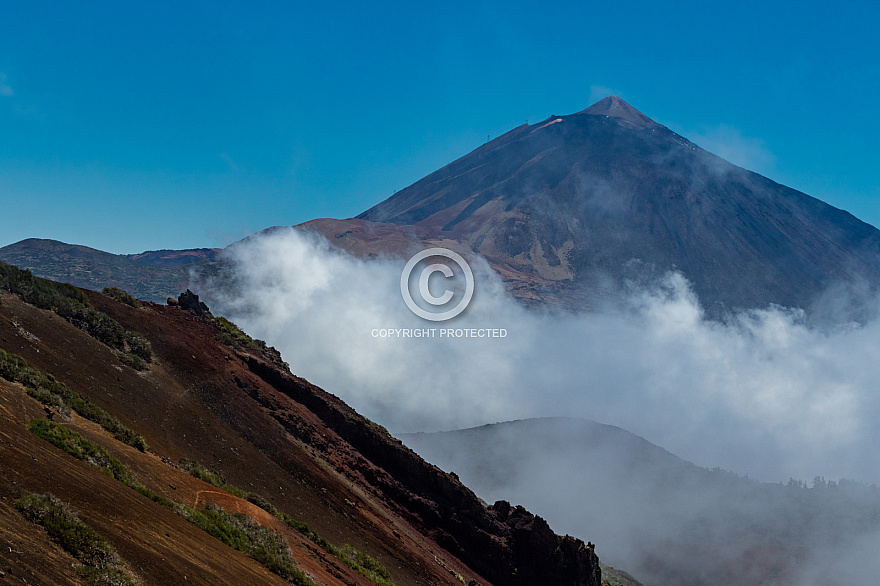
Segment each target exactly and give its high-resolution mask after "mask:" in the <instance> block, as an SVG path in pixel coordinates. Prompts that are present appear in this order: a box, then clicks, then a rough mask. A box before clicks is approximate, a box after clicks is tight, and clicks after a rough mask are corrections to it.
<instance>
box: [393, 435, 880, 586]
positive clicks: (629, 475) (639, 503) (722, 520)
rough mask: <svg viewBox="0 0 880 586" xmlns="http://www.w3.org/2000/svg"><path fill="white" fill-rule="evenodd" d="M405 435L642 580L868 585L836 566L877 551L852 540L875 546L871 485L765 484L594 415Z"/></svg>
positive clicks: (878, 521) (875, 503)
mask: <svg viewBox="0 0 880 586" xmlns="http://www.w3.org/2000/svg"><path fill="white" fill-rule="evenodd" d="M400 437H401V439H403V440H404V441H405V442H406V443H407V445H409V446H411V447H412V448H413V449H414V450H415V451H416V452H418V453H419V455H421V456H422V457H424V458H425V459H426V460H428V461H429V462H432V463H434V464H436V465H438V466H439V467H440V468H442V469H443V470H446V471H449V472H454V473H456V474H457V475H458V477H459V478H461V480H462V481H463V482H465V483H467V484H468V486H471V487H473V488H474V490H475V491H476V493H477V494H478V495H479V496H480V497H482V498H483V499H486V500H489V501H491V500H492V499H494V498H496V497H497V495H499V494H504V495H507V496H508V497H509V498H510V499H512V502H517V503H520V504H522V505H524V506H526V507H528V508H530V509H533V510H536V511H540V512H541V514H542V515H545V516H546V517H547V519H548V520H549V521H550V523H552V524H553V526H554V527H557V528H559V530H562V531H566V532H569V533H572V534H575V535H578V534H587V533H589V534H590V535H596V539H597V543H598V544H599V545H598V546H597V552H598V553H599V555H600V556H602V559H603V560H605V561H607V562H608V563H611V564H612V565H620V566H622V567H624V568H626V569H627V570H628V571H630V572H632V573H633V575H635V576H637V577H638V578H639V580H641V581H642V582H643V583H644V584H646V585H647V586H654V585H657V586H661V585H664V584H676V585H682V586H684V585H698V584H725V585H730V586H735V585H742V586H747V585H748V586H751V585H754V584H765V585H777V586H782V585H785V586H800V585H802V584H830V583H840V584H867V583H869V582H867V581H864V578H852V577H850V578H848V579H844V578H843V576H845V575H846V572H845V570H844V571H841V570H840V569H839V568H834V564H840V565H844V563H843V562H842V561H841V560H843V559H845V558H846V557H847V556H848V555H849V554H850V553H851V552H853V551H855V552H861V553H860V554H857V555H856V559H855V560H849V561H848V562H847V563H852V564H853V565H854V566H856V567H858V566H859V565H860V564H861V565H862V566H865V564H867V563H868V562H869V561H870V560H871V559H873V558H872V557H871V556H872V555H873V554H867V553H866V552H867V551H869V549H862V547H860V546H856V545H854V544H860V543H863V542H864V541H863V540H868V543H870V544H871V547H873V546H876V545H880V537H878V536H880V490H878V489H877V488H876V487H873V486H872V487H868V486H864V485H861V484H857V483H852V482H849V483H848V482H841V483H839V484H838V483H833V482H832V483H829V482H827V481H825V480H824V479H815V481H814V483H812V484H811V485H810V486H809V487H807V485H805V484H803V483H801V482H799V481H793V482H791V483H790V484H788V485H781V484H766V483H759V482H755V481H753V480H749V479H747V478H743V477H739V476H737V475H735V474H733V473H731V472H726V471H723V470H718V469H716V470H708V469H706V468H701V467H698V466H696V465H694V464H692V463H690V462H687V461H685V460H682V459H681V458H678V457H677V456H675V455H673V454H671V453H669V452H668V451H666V450H664V449H662V448H660V447H659V446H656V445H654V444H652V443H650V442H648V441H647V440H645V439H644V438H641V437H639V436H636V435H634V434H632V433H630V432H628V431H626V430H623V429H621V428H619V427H614V426H610V425H603V424H600V423H596V422H594V421H589V420H583V419H570V418H548V419H527V420H522V421H511V422H506V423H498V424H494V425H484V426H481V427H475V428H471V429H464V430H458V431H449V432H441V433H416V434H402V435H401V436H400ZM858 555H861V556H862V557H861V558H859V557H858ZM832 568H833V569H832ZM823 571H825V572H827V573H824V574H823V573H822V572H823ZM858 571H859V570H856V573H857V574H858ZM832 578H833V579H832ZM838 579H840V580H841V581H835V580H838Z"/></svg>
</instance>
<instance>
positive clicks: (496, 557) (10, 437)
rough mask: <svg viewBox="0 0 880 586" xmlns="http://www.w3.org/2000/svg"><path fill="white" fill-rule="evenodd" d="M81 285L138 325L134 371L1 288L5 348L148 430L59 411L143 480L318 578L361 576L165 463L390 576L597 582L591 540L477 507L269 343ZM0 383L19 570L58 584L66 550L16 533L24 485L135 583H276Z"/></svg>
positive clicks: (126, 322)
mask: <svg viewBox="0 0 880 586" xmlns="http://www.w3.org/2000/svg"><path fill="white" fill-rule="evenodd" d="M89 298H90V302H91V304H92V305H93V306H94V307H95V308H96V309H98V310H100V311H103V312H105V313H107V314H109V315H111V316H112V317H114V318H115V319H116V320H118V321H119V322H120V323H122V324H123V326H124V327H125V328H126V329H131V330H136V331H138V332H140V333H142V334H143V335H145V336H146V337H147V338H148V339H149V341H150V342H151V343H152V346H153V350H154V356H155V357H154V361H153V364H152V365H151V366H150V368H149V369H148V370H147V371H145V372H141V373H138V372H136V371H134V370H132V369H130V368H128V367H127V366H123V365H122V364H121V363H120V362H119V359H118V358H117V357H116V355H115V354H114V353H113V352H112V351H111V350H110V349H109V348H108V347H106V346H104V345H103V344H101V343H99V342H97V341H95V340H94V339H92V338H91V337H89V336H88V335H87V334H85V333H84V332H82V331H80V330H78V329H76V328H74V327H73V326H71V325H70V324H68V323H67V322H66V321H64V320H63V319H61V318H60V317H58V316H56V315H54V314H53V313H51V312H49V311H45V310H40V309H36V308H34V307H33V306H30V305H27V304H24V303H22V302H21V301H20V300H19V299H18V298H17V297H14V296H13V295H10V294H7V293H4V294H3V295H2V304H0V347H2V348H3V349H5V350H7V351H9V352H14V353H16V354H19V355H21V356H22V357H23V358H25V359H26V360H27V361H28V363H29V364H30V365H31V366H32V367H34V368H37V369H40V370H42V371H44V372H46V373H50V374H52V375H54V376H55V377H56V378H58V379H59V380H60V381H62V382H64V383H65V384H66V385H67V386H68V387H69V388H70V389H71V390H73V391H76V392H78V393H80V394H81V395H83V396H85V397H88V398H89V399H91V400H92V401H93V402H94V403H96V404H97V405H99V406H100V407H102V408H104V409H105V410H107V411H108V412H110V413H111V414H113V415H115V416H116V417H118V418H119V419H120V420H121V421H122V423H124V424H125V425H127V426H129V427H131V428H133V429H134V430H135V431H136V432H138V433H140V434H141V435H143V436H144V437H145V438H146V440H147V443H148V445H149V446H150V453H147V454H144V453H141V452H138V451H137V450H135V449H133V448H130V447H129V446H126V445H124V444H122V443H121V442H119V441H116V440H115V439H113V438H112V436H110V435H109V434H108V433H107V432H105V431H104V430H102V429H101V428H100V427H98V426H97V425H95V424H93V423H91V422H87V421H84V420H82V419H80V418H78V417H76V416H75V415H74V417H73V418H72V421H71V422H70V423H69V424H68V425H70V426H73V427H75V428H76V429H77V430H79V431H80V433H82V434H83V435H85V436H86V437H88V438H90V439H92V440H93V441H96V442H98V443H100V444H102V445H104V446H105V447H107V448H108V449H109V450H110V451H111V453H113V454H114V455H116V457H117V458H119V459H120V460H121V461H122V462H123V463H124V464H126V465H127V466H129V468H130V469H131V470H132V471H133V472H134V473H135V474H136V475H137V477H138V478H139V480H140V481H141V482H143V484H144V485H146V487H147V488H149V489H150V490H151V491H153V492H155V493H157V494H159V495H161V496H164V497H165V498H168V499H171V500H174V501H176V502H179V503H182V504H185V505H187V506H190V507H201V506H203V505H204V504H205V503H208V502H212V503H215V504H219V505H221V506H222V507H223V508H224V509H226V510H227V511H230V512H244V513H246V514H248V515H250V516H251V517H253V518H255V519H256V520H257V521H258V522H260V523H263V524H265V525H267V526H269V527H270V528H272V529H274V530H278V531H281V532H282V533H283V534H284V536H285V537H286V538H287V540H288V543H289V545H290V547H291V549H292V551H293V558H294V560H295V561H296V563H297V564H298V565H299V567H300V569H302V570H304V571H305V572H307V573H308V574H309V575H310V576H312V577H313V579H314V580H315V581H316V582H317V583H320V584H369V583H370V582H368V581H367V580H366V579H365V578H363V577H362V576H360V575H358V574H357V573H355V572H354V571H353V570H352V569H351V568H349V567H348V566H346V565H344V564H343V563H341V562H340V561H339V560H337V559H336V558H335V557H333V556H331V555H329V554H328V553H327V552H326V551H324V550H323V549H321V548H319V547H317V546H316V545H315V544H314V543H313V542H311V541H309V540H307V539H305V538H304V537H303V536H302V535H300V534H299V533H298V532H296V531H294V530H291V529H290V528H289V527H287V526H286V525H284V524H283V523H281V522H280V521H278V520H277V519H275V518H274V517H272V516H271V515H269V514H268V513H266V512H265V511H263V510H262V509H260V508H258V507H256V506H255V505H253V504H251V503H249V502H247V501H244V500H242V499H237V498H235V497H232V496H231V495H229V494H227V493H225V492H223V491H221V490H220V489H217V488H215V487H213V486H211V485H208V484H206V483H203V482H201V481H199V480H196V479H195V478H192V477H191V476H189V475H188V474H187V473H186V472H184V471H183V470H181V469H179V468H177V467H173V466H172V465H170V464H171V463H176V462H177V461H178V460H179V459H180V458H189V459H192V460H196V461H198V462H200V463H201V464H203V465H205V466H206V467H208V468H210V469H213V470H216V471H218V472H220V473H222V474H223V475H224V476H225V478H226V479H227V481H228V482H229V483H230V484H232V485H235V486H237V487H240V488H242V489H244V490H247V491H249V492H252V493H258V494H260V495H263V496H264V497H266V498H267V499H268V500H269V501H270V502H271V503H272V504H273V505H274V506H275V507H277V508H278V509H280V510H282V511H284V512H285V513H287V514H289V515H290V516H291V517H293V518H295V519H298V520H300V521H304V522H306V523H308V525H309V526H310V527H311V528H312V529H313V530H314V531H316V532H317V533H318V534H320V535H321V536H322V537H324V538H326V539H327V540H328V541H330V542H331V543H333V544H336V545H342V544H343V543H349V544H351V545H352V546H354V547H355V548H357V549H358V550H360V551H363V552H365V553H367V554H369V555H370V556H372V557H374V558H375V559H376V560H378V561H379V562H380V563H381V564H382V565H383V566H384V567H385V568H387V569H388V571H389V572H390V574H391V576H392V578H393V579H394V582H395V583H396V584H397V585H398V586H402V585H419V584H426V585H427V584H461V582H460V578H459V576H460V577H461V578H463V579H464V583H466V584H467V583H469V582H470V581H472V580H473V581H475V582H476V583H478V584H499V585H500V584H516V585H519V584H529V585H540V584H554V585H555V584H598V580H599V572H598V560H597V559H596V557H595V554H594V553H593V550H592V548H591V547H587V546H586V545H584V544H583V543H582V542H580V541H578V540H575V539H572V538H568V537H566V538H564V539H563V538H559V537H557V536H556V535H554V534H553V533H552V531H550V529H549V527H548V526H547V524H546V523H545V522H544V521H543V520H542V519H540V518H538V517H533V516H532V515H531V514H529V513H528V512H526V511H525V510H524V509H521V508H511V507H510V506H509V505H507V504H506V503H497V504H496V505H495V506H494V507H488V508H487V507H485V506H484V505H483V504H481V503H480V501H479V500H478V499H477V498H476V497H475V496H474V494H473V493H472V492H471V491H470V490H468V489H467V488H466V487H464V486H463V485H462V484H461V483H460V482H458V480H457V479H456V478H454V477H452V476H449V475H447V474H445V473H443V472H442V471H440V470H439V469H438V468H436V467H434V466H431V465H429V464H427V463H425V462H424V461H423V460H421V459H420V458H419V457H418V456H416V455H415V454H414V453H413V452H411V451H410V450H409V449H407V448H406V447H404V446H403V445H402V444H401V443H400V442H399V441H398V440H396V439H394V438H392V437H391V436H390V435H388V434H387V432H385V431H384V429H381V428H379V427H378V426H375V425H374V424H371V423H370V422H368V421H367V420H365V419H364V418H363V417H361V416H359V415H358V414H357V413H355V412H354V411H353V410H351V409H350V408H349V407H348V406H347V405H345V404H344V403H343V402H342V401H341V400H339V399H338V398H336V397H335V396H333V395H330V394H328V393H326V392H324V391H322V390H321V389H319V388H317V387H315V386H314V385H311V384H309V383H308V382H306V381H304V380H302V379H299V378H297V377H295V376H293V375H291V374H290V373H288V372H286V371H285V370H282V369H280V368H279V367H277V366H275V365H274V364H272V363H271V362H270V358H271V356H269V355H268V354H267V353H265V352H259V351H257V350H247V351H237V350H234V349H233V348H231V347H229V346H225V345H223V344H221V343H219V342H218V341H217V334H218V331H217V329H216V327H215V326H214V325H213V324H212V322H211V321H210V320H209V319H208V318H199V317H196V316H194V315H192V314H191V313H189V312H187V311H184V310H182V309H179V308H176V307H168V306H158V305H152V304H149V305H147V306H146V307H144V308H141V309H135V308H132V307H129V306H127V305H123V304H121V303H118V302H116V301H113V300H111V299H109V298H107V297H105V296H103V295H101V294H98V293H89ZM0 389H2V390H3V394H2V398H3V403H2V405H3V408H4V410H8V411H10V413H11V414H12V415H9V416H4V417H3V418H2V422H0V433H2V434H3V438H4V442H3V443H2V445H0V458H2V464H3V470H4V473H3V475H2V478H0V496H2V497H3V499H4V500H2V501H0V505H2V506H0V519H2V521H3V522H2V526H3V528H4V531H6V533H4V534H3V535H7V534H9V535H12V534H17V535H22V536H23V537H22V539H27V540H30V544H29V545H28V546H27V549H28V550H29V551H31V552H36V553H30V554H27V555H29V556H31V557H30V558H28V557H27V556H25V554H20V555H21V556H23V557H21V559H20V562H21V563H20V570H19V571H21V572H26V571H28V570H27V568H28V567H29V566H28V563H31V564H32V567H34V568H37V567H40V565H39V564H37V565H35V566H34V565H33V564H34V563H36V562H35V561H32V562H28V560H29V559H30V560H52V559H55V558H56V557H57V558H58V561H57V563H53V564H51V565H50V567H51V569H52V572H50V573H51V574H52V575H55V576H56V578H55V580H56V582H57V583H63V582H66V581H68V578H65V577H64V576H65V575H66V574H65V572H68V574H69V568H70V565H71V563H72V560H71V559H70V558H65V556H66V554H64V552H62V551H60V550H58V548H57V547H56V546H54V545H53V544H52V543H51V542H50V541H48V540H47V539H46V538H45V536H43V538H42V542H40V541H39V538H40V530H39V528H36V527H35V526H30V530H29V531H27V530H25V529H24V527H26V526H27V522H25V521H24V520H23V519H22V518H21V517H19V516H18V514H17V513H16V512H15V511H14V510H13V509H11V507H9V504H10V503H11V500H14V498H16V497H17V496H19V494H20V493H21V492H22V491H23V490H26V491H29V492H52V493H53V494H55V495H56V496H58V497H59V498H61V499H62V500H65V501H67V502H70V503H71V504H72V505H73V506H74V508H75V509H77V510H79V511H80V512H81V517H82V518H83V520H84V521H86V522H87V523H89V524H91V525H92V526H93V527H95V529H96V530H98V531H99V533H102V534H103V535H105V537H107V538H108V539H109V540H110V541H111V542H113V544H114V545H115V546H116V548H117V549H118V550H119V553H120V556H121V557H122V558H123V560H124V561H125V562H126V563H128V564H129V566H130V567H131V569H132V570H133V572H134V573H135V574H137V575H138V576H140V577H142V578H143V579H144V580H145V581H146V582H147V583H179V580H180V577H181V576H187V580H188V581H192V580H196V581H197V582H198V581H203V582H208V581H210V582H212V583H237V584H245V583H277V582H282V580H280V579H279V578H278V577H277V576H275V575H273V574H270V573H268V571H267V570H265V569H264V568H263V567H262V566H260V565H258V564H257V563H256V562H254V561H253V560H252V559H250V558H249V557H247V556H246V555H244V554H241V553H239V552H236V551H233V550H231V549H230V548H228V547H226V546H224V545H223V544H222V543H220V542H219V541H217V540H215V539H214V538H212V537H210V536H208V535H206V534H205V533H203V532H201V531H200V530H199V529H197V528H195V527H194V526H192V525H190V524H189V523H188V522H187V521H185V520H184V519H182V518H181V517H179V516H177V515H175V514H174V513H173V512H172V511H170V510H168V509H165V508H163V507H161V506H160V505H157V504H156V503H154V502H152V501H150V500H148V499H146V498H145V497H143V496H141V495H139V494H137V493H136V492H134V491H133V490H131V489H129V488H127V487H126V486H124V485H122V484H121V483H119V482H117V481H115V480H113V479H112V478H109V477H107V476H104V475H103V474H101V473H100V472H98V471H97V470H96V469H95V468H93V467H91V466H89V465H87V464H85V463H84V462H81V461H78V460H75V459H74V458H72V457H71V456H68V455H66V454H64V453H63V452H61V451H60V450H59V449H57V448H55V447H54V446H52V445H50V444H48V443H47V442H45V441H43V440H41V439H38V438H36V437H35V436H33V435H31V434H30V433H29V432H28V431H27V429H26V425H27V421H28V420H29V419H32V418H38V417H45V413H44V410H43V408H42V406H40V405H39V404H38V403H37V402H36V401H35V400H33V399H31V398H30V397H28V396H27V395H25V394H24V391H23V389H22V388H21V387H20V386H18V385H12V384H9V383H5V382H4V383H3V385H2V387H0ZM58 420H59V419H58V418H57V417H56V421H58ZM22 523H24V524H25V525H24V526H21V524H22ZM18 526H21V529H20V530H18V531H15V530H13V529H10V528H11V527H18ZM0 545H2V544H0ZM53 548H54V549H53ZM13 549H17V550H19V551H22V549H21V548H13ZM0 555H2V552H0ZM14 555H19V554H14ZM53 556H54V557H53ZM0 559H3V560H4V561H3V563H4V564H12V561H9V562H7V561H6V560H5V559H4V558H2V557H0ZM44 565H45V564H44ZM31 571H32V572H33V571H35V570H31ZM31 575H33V573H32V574H31ZM172 576H173V577H176V578H174V579H172ZM245 576H246V577H245ZM175 580H177V582H175ZM50 583H51V582H50Z"/></svg>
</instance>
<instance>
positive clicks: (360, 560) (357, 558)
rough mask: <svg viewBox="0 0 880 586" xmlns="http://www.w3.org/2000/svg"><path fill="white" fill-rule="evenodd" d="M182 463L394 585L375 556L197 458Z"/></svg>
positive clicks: (382, 585)
mask: <svg viewBox="0 0 880 586" xmlns="http://www.w3.org/2000/svg"><path fill="white" fill-rule="evenodd" d="M180 464H181V466H183V468H184V470H186V471H187V472H189V473H190V474H191V475H193V476H195V477H196V478H199V479H201V480H203V481H205V482H207V483H208V484H211V485H213V486H216V487H217V488H219V489H221V490H224V491H226V492H228V493H230V494H232V495H235V496H237V497H239V498H243V499H245V500H247V501H248V502H250V503H252V504H254V505H256V506H258V507H260V508H261V509H263V510H264V511H266V512H267V513H269V514H270V515H272V516H273V517H275V518H276V519H279V520H280V521H282V522H283V523H284V524H286V525H287V526H288V527H291V528H292V529H295V530H296V531H298V532H299V533H301V534H302V535H303V536H305V537H306V538H307V539H309V540H310V541H311V542H312V543H314V544H315V545H317V546H319V547H321V548H322V549H324V550H325V551H327V552H328V553H330V554H331V555H333V556H335V557H336V558H338V559H339V560H340V561H342V562H343V563H345V564H346V565H347V566H349V567H350V568H352V569H353V570H355V571H356V572H358V573H359V574H360V575H362V576H364V577H365V578H367V579H368V580H370V581H371V582H373V583H374V584H376V585H377V586H395V585H394V582H393V581H392V580H391V575H390V574H389V573H388V570H386V569H385V568H384V567H383V566H382V564H380V563H379V562H377V561H376V560H375V559H373V558H372V557H370V556H369V555H367V554H365V553H363V552H360V551H358V550H357V549H355V548H353V547H352V546H350V545H348V544H347V543H346V544H344V545H343V546H342V547H338V546H335V545H333V544H332V543H330V542H329V541H327V540H326V539H324V538H323V537H321V536H320V535H318V533H317V532H315V531H314V530H313V529H311V528H310V527H309V526H308V525H307V524H306V523H303V522H302V521H297V520H296V519H294V518H293V517H291V516H290V515H288V514H287V513H285V512H284V511H280V510H278V508H277V507H275V505H273V504H272V503H270V502H269V501H268V499H266V498H265V497H263V496H261V495H259V494H255V493H252V492H247V491H244V490H241V489H240V488H237V487H235V486H232V485H231V484H228V483H227V482H226V479H225V478H223V475H221V474H220V473H218V472H214V471H212V470H209V469H208V468H205V467H204V466H202V465H201V464H199V463H198V462H195V461H193V460H186V459H184V460H181V461H180Z"/></svg>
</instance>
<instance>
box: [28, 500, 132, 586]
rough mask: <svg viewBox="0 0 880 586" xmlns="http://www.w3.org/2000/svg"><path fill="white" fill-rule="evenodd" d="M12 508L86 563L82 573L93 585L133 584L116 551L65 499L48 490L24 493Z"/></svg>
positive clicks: (123, 585)
mask: <svg viewBox="0 0 880 586" xmlns="http://www.w3.org/2000/svg"><path fill="white" fill-rule="evenodd" d="M15 508H16V509H18V511H19V512H20V513H21V514H22V515H23V516H24V517H25V518H26V519H27V520H29V521H31V522H32V523H36V524H38V525H42V526H43V527H45V529H46V532H47V533H48V534H49V536H50V537H52V539H54V540H55V541H56V542H57V543H58V545H60V546H61V547H62V549H64V551H66V552H68V553H69V554H70V555H72V556H73V557H75V558H76V559H77V560H79V561H80V562H82V563H83V564H85V566H86V567H84V568H81V569H80V571H81V573H82V574H83V575H84V576H85V577H86V578H87V579H88V580H89V581H90V582H91V583H92V584H96V585H107V586H115V585H119V586H128V585H133V584H134V582H133V581H132V579H131V577H130V576H129V575H128V574H127V573H126V572H125V571H124V570H123V569H122V568H120V567H119V554H117V553H116V550H115V549H114V548H113V546H111V545H110V543H109V542H108V541H107V540H106V539H104V537H103V536H101V535H100V534H99V533H98V532H97V531H95V530H94V529H92V528H91V527H89V526H88V525H86V524H85V523H83V522H82V521H81V520H80V519H79V517H78V516H77V515H76V513H75V512H74V511H73V510H72V509H71V508H70V505H68V504H67V503H65V502H63V501H61V500H59V499H57V498H55V497H54V496H52V495H51V494H26V495H24V496H22V497H21V498H20V499H18V500H17V501H15Z"/></svg>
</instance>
